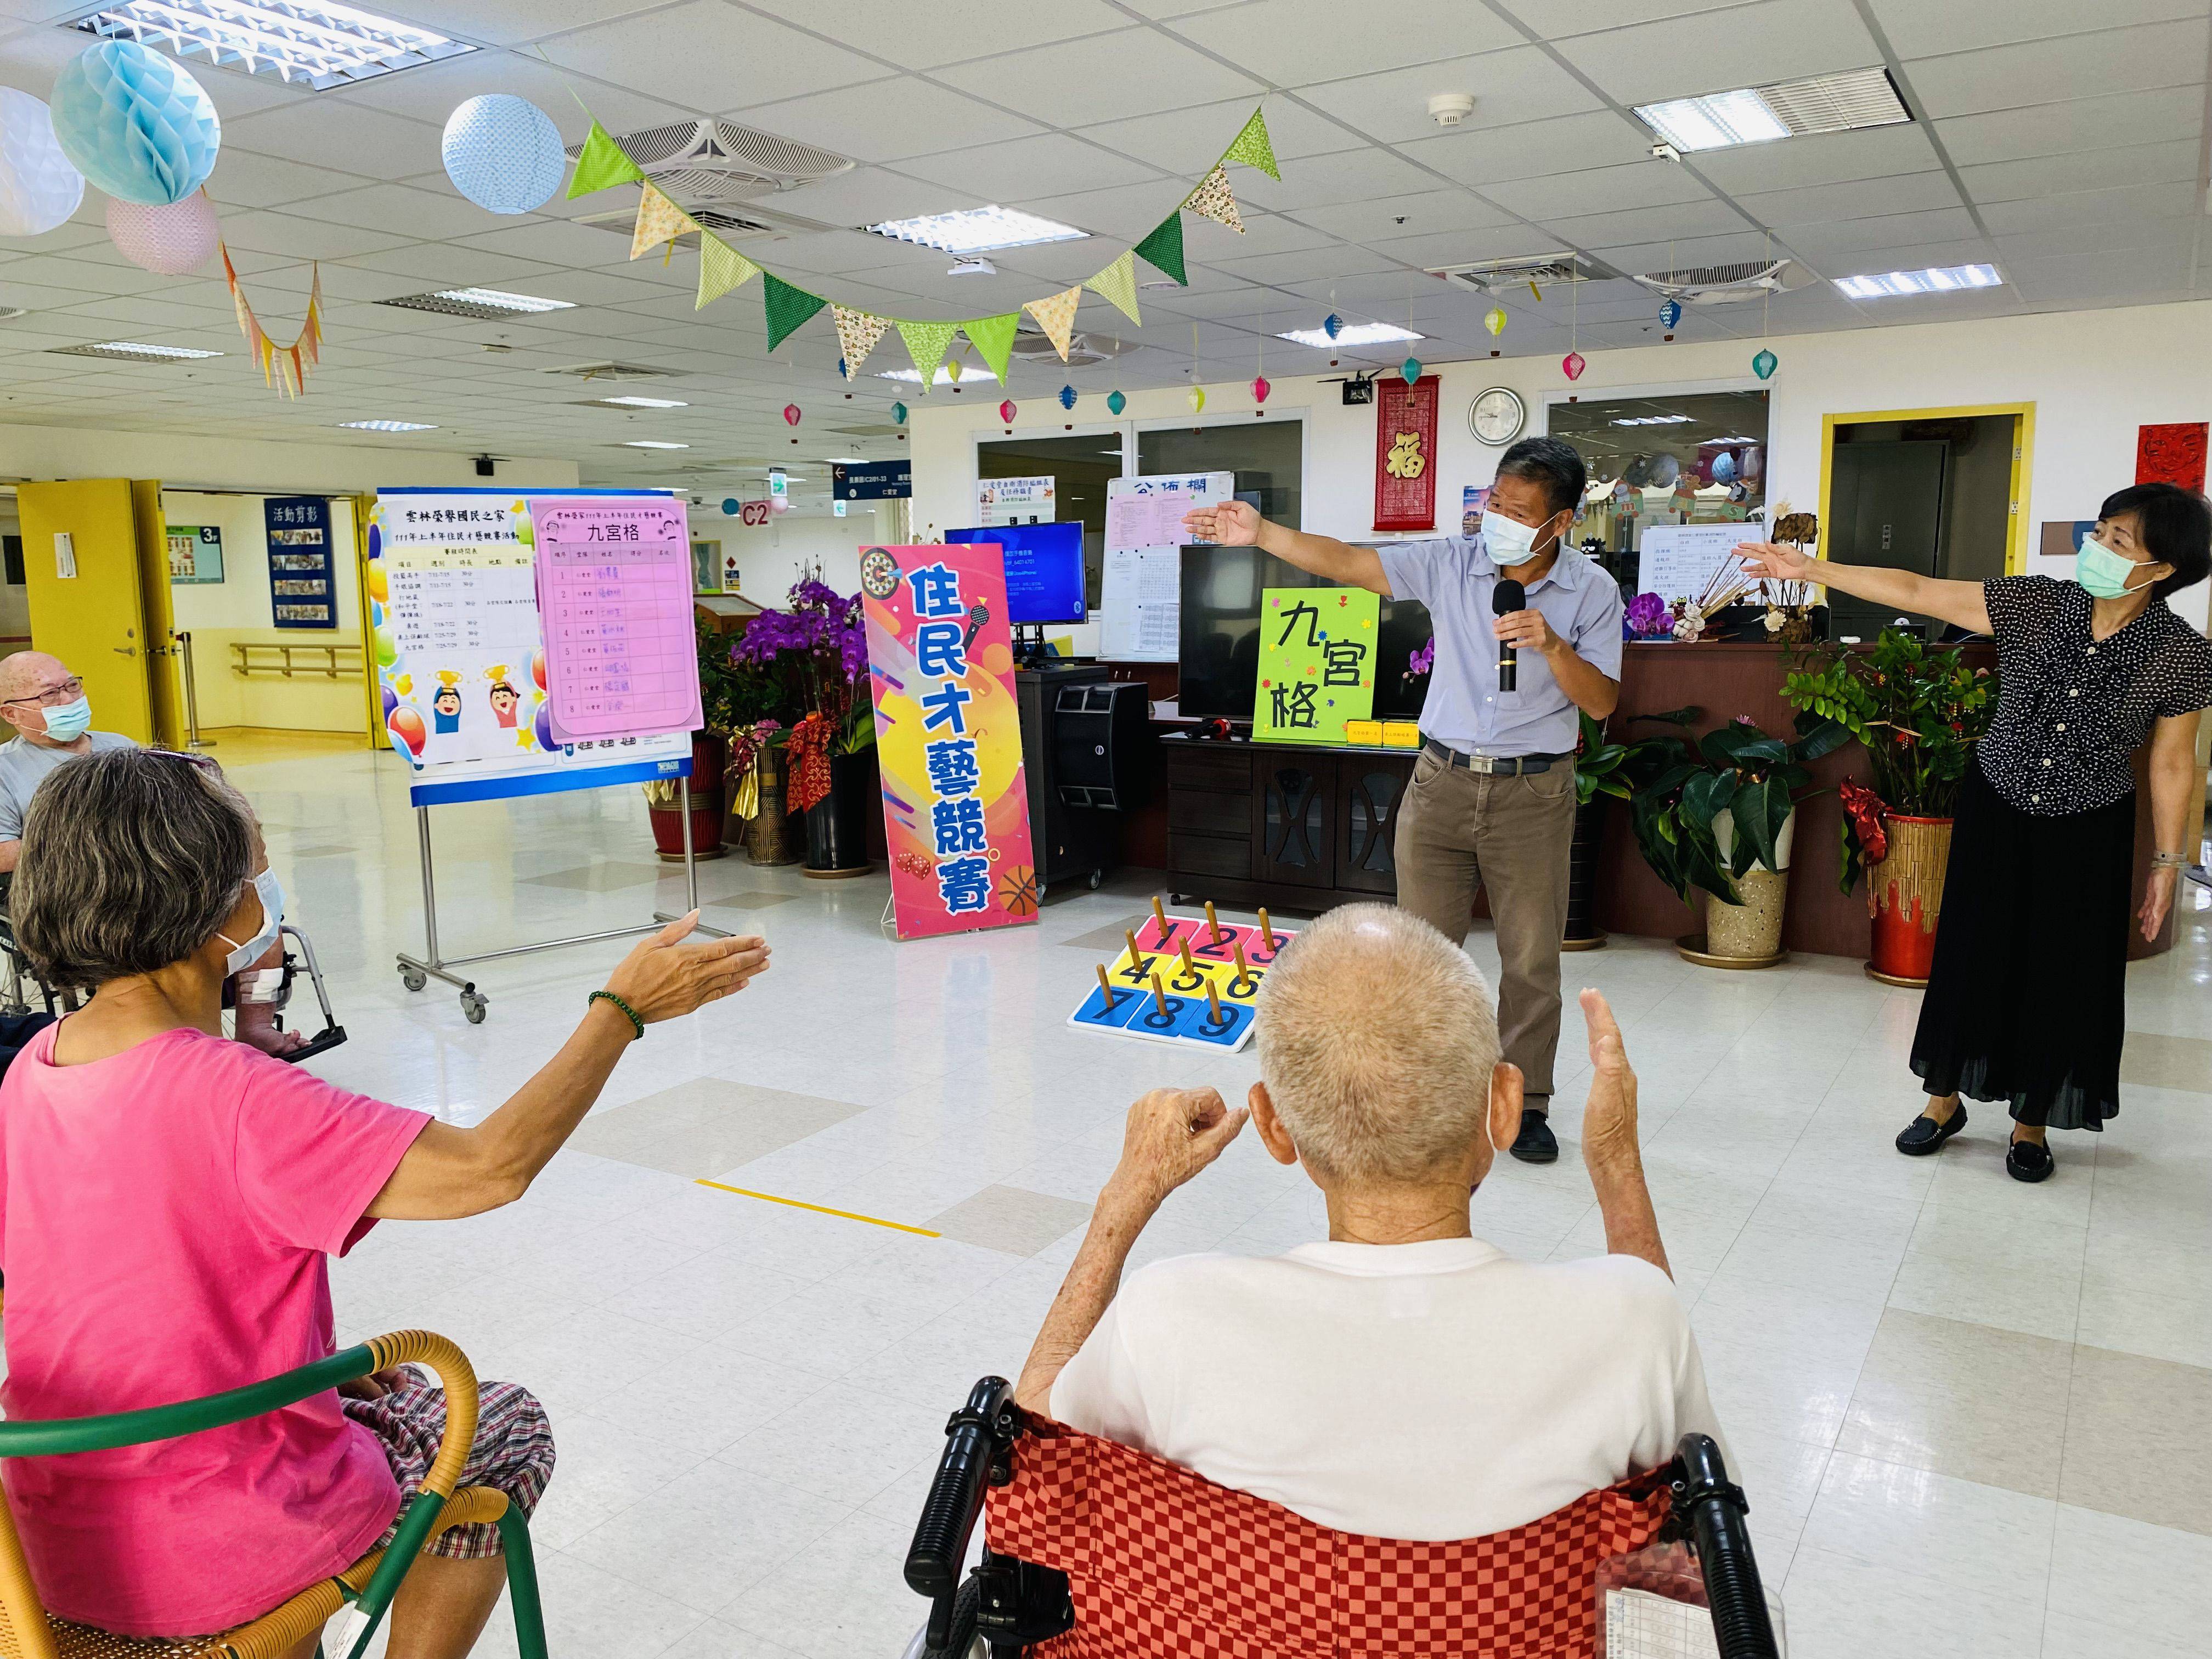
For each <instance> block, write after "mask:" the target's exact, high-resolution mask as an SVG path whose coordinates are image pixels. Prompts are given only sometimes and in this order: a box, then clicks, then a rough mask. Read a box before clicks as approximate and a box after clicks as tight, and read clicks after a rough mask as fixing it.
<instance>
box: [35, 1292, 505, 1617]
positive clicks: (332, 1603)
mask: <svg viewBox="0 0 2212 1659" xmlns="http://www.w3.org/2000/svg"><path fill="white" fill-rule="evenodd" d="M410 1363H413V1364H423V1365H427V1366H428V1367H429V1368H430V1370H433V1371H434V1372H435V1373H436V1374H437V1377H438V1381H439V1382H440V1383H441V1384H442V1385H443V1386H444V1388H445V1390H446V1433H445V1437H444V1438H443V1440H442V1441H441V1442H440V1443H439V1447H438V1455H437V1458H436V1460H435V1462H433V1463H432V1464H431V1466H430V1473H429V1476H428V1479H427V1480H424V1481H423V1483H422V1491H421V1492H420V1493H418V1494H417V1495H416V1498H414V1500H413V1501H412V1502H411V1503H410V1504H408V1506H407V1507H406V1509H405V1510H404V1512H403V1515H402V1517H401V1519H400V1522H399V1530H398V1534H396V1535H395V1536H394V1537H393V1539H392V1544H391V1547H389V1548H388V1549H375V1550H371V1551H370V1552H369V1553H368V1554H367V1555H364V1556H362V1559H360V1560H358V1561H356V1562H355V1563H354V1564H353V1565H351V1566H350V1567H348V1568H347V1569H346V1570H345V1571H343V1572H342V1573H340V1574H338V1575H337V1577H335V1578H326V1579H324V1580H322V1581H321V1582H320V1583H314V1584H311V1585H309V1586H308V1587H307V1589H303V1590H301V1592H300V1593H299V1594H298V1595H295V1596H293V1597H292V1598H291V1599H290V1600H289V1601H286V1602H285V1603H284V1604H283V1606H281V1607H276V1608H275V1609H273V1610H272V1611H270V1612H269V1613H264V1614H262V1616H261V1617H260V1618H258V1619H256V1620H253V1621H252V1623H250V1624H246V1625H241V1626H239V1627H238V1628H237V1629H236V1630H233V1631H226V1632H222V1633H220V1634H217V1635H213V1636H191V1637H180V1638H176V1637H133V1636H117V1635H114V1634H112V1633H111V1632H106V1631H102V1630H94V1629H93V1628H91V1627H89V1626H84V1625H75V1624H71V1623H70V1622H69V1621H68V1620H61V1619H56V1618H53V1617H52V1615H50V1614H49V1613H46V1610H45V1608H44V1607H42V1606H41V1605H40V1601H39V1592H38V1587H37V1586H36V1585H34V1584H33V1583H32V1582H31V1571H30V1567H29V1565H28V1564H27V1562H26V1561H25V1560H24V1558H23V1547H22V1543H21V1541H20V1540H19V1539H18V1538H17V1537H16V1535H15V1517H14V1516H13V1515H12V1514H11V1513H10V1512H9V1510H8V1508H7V1505H6V1504H4V1503H0V1659H279V1656H281V1655H283V1654H285V1653H288V1652H289V1651H290V1650H292V1649H293V1648H294V1647H295V1646H296V1645H297V1644H299V1643H301V1641H304V1640H305V1639H306V1638H307V1637H309V1636H311V1635H313V1634H314V1633H315V1632H318V1631H319V1630H320V1629H321V1628H322V1626H323V1625H324V1623H325V1621H326V1620H329V1618H330V1617H331V1614H332V1613H336V1612H337V1610H338V1609H339V1608H340V1607H343V1606H344V1605H345V1604H346V1603H347V1602H349V1601H351V1602H353V1603H355V1604H356V1606H358V1607H360V1608H361V1610H362V1612H363V1613H366V1614H367V1615H368V1624H367V1626H365V1627H364V1628H363V1629H362V1633H361V1638H360V1640H359V1642H357V1643H356V1645H355V1647H354V1650H353V1653H354V1656H355V1659H358V1656H359V1655H360V1653H361V1652H362V1649H364V1648H366V1647H367V1645H368V1640H369V1638H370V1637H371V1636H372V1635H373V1634H374V1632H375V1630H376V1627H377V1625H378V1624H379V1623H380V1621H381V1620H382V1619H383V1617H384V1614H385V1612H386V1609H387V1608H388V1607H390V1606H391V1605H392V1594H393V1592H394V1591H396V1590H397V1589H398V1588H399V1581H400V1580H401V1579H402V1578H404V1577H405V1576H406V1573H407V1569H408V1567H409V1566H410V1565H411V1564H412V1563H413V1561H414V1559H415V1557H416V1555H417V1554H418V1553H420V1552H421V1551H422V1548H423V1547H424V1546H426V1545H428V1543H429V1542H430V1541H432V1540H433V1539H434V1538H435V1537H436V1536H437V1535H438V1534H440V1533H441V1532H443V1531H445V1530H446V1529H447V1528H448V1527H458V1526H462V1525H465V1524H467V1523H469V1522H496V1523H497V1525H498V1527H499V1532H500V1539H501V1542H502V1543H503V1544H504V1545H505V1547H506V1553H507V1586H508V1591H509V1595H510V1596H511V1598H512V1600H513V1607H514V1630H515V1642H516V1645H517V1646H518V1647H519V1649H520V1652H521V1659H545V1625H544V1616H543V1614H542V1613H541V1611H540V1608H539V1606H538V1574H537V1569H536V1567H535V1566H534V1565H532V1559H531V1553H530V1531H529V1528H528V1526H527V1525H526V1522H525V1521H524V1519H523V1517H522V1516H521V1515H520V1514H519V1513H518V1512H517V1511H515V1510H513V1509H512V1508H510V1507H509V1506H508V1504H507V1498H506V1496H505V1494H504V1493H501V1492H495V1491H493V1490H492V1489H491V1488H489V1487H486V1486H467V1487H464V1488H462V1489H461V1490H460V1491H459V1492H455V1491H454V1490H453V1486H454V1482H455V1481H457V1480H459V1478H460V1473H461V1468H462V1465H463V1464H464V1463H465V1462H467V1460H468V1455H469V1446H470V1443H471V1441H473V1440H474V1439H475V1437H476V1428H477V1376H476V1371H475V1370H474V1369H473V1368H471V1365H470V1364H469V1362H468V1358H467V1356H466V1355H465V1354H463V1353H462V1352H461V1351H460V1350H459V1348H457V1347H455V1346H453V1343H451V1342H449V1341H447V1340H446V1339H445V1338H444V1337H442V1336H435V1335H433V1334H430V1333H429V1332H428V1331H400V1332H397V1333H395V1334H392V1335H390V1336H380V1337H375V1338H373V1339H371V1340H368V1341H367V1342H363V1343H361V1344H359V1345H358V1346H354V1347H350V1348H348V1349H346V1350H345V1351H344V1352H342V1353H335V1354H332V1355H331V1357H330V1358H328V1359H321V1360H318V1361H316V1362H315V1363H314V1364H312V1365H302V1366H301V1367H300V1368H299V1369H298V1370H290V1371H286V1372H285V1373H284V1374H283V1376H272V1377H270V1378H269V1379H268V1380H267V1381H266V1382H263V1383H251V1384H249V1385H248V1386H246V1387H245V1388H242V1389H230V1390H229V1391H228V1392H227V1393H224V1394H214V1395H208V1396H206V1397H205V1398H204V1399H201V1400H185V1401H179V1402H178V1403H176V1404H175V1405H173V1406H155V1407H150V1408H149V1409H147V1410H144V1411H136V1412H118V1413H115V1414H114V1415H112V1416H109V1417H79V1418H69V1419H58V1420H55V1421H52V1422H28V1423H0V1458H5V1457H46V1456H52V1455H55V1454H57V1453H60V1452H82V1451H112V1450H113V1449H116V1448H118V1447H121V1446H137V1445H144V1444H147V1443H150V1442H153V1441H156V1440H173V1439H176V1438H178V1437H180V1436H184V1435H187V1434H197V1433H198V1432H199V1431H201V1430H203V1429H216V1428H221V1427H222V1426H223V1425H226V1424H230V1423H239V1422H243V1421H244V1420H245V1419H247V1418H249V1417H258V1416H260V1415H261V1414H262V1413H264V1412H272V1411H276V1410H278V1409H280V1408H281V1407H285V1406H289V1405H291V1404H293V1403H294V1402H295V1401H301V1400H305V1399H307V1397H308V1396H309V1395H317V1394H320V1393H322V1392H323V1391H324V1390H325V1389H334V1388H336V1387H337V1385H338V1384H339V1383H349V1382H351V1381H352V1380H353V1379H354V1378H356V1377H360V1376H368V1375H369V1374H370V1373H371V1372H373V1371H380V1370H386V1368H388V1367H390V1366H392V1365H400V1364H410ZM317 1651H318V1653H319V1652H320V1649H319V1648H318V1649H317Z"/></svg>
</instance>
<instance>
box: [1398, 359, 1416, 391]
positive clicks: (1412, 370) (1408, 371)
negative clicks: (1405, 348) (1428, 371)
mask: <svg viewBox="0 0 2212 1659" xmlns="http://www.w3.org/2000/svg"><path fill="white" fill-rule="evenodd" d="M1398 373H1399V374H1402V375H1404V376H1405V378H1406V384H1407V386H1411V385H1413V382H1414V381H1416V380H1419V379H1420V378H1421V360H1420V359H1419V357H1408V358H1407V359H1406V361H1405V362H1402V363H1401V364H1399V365H1398Z"/></svg>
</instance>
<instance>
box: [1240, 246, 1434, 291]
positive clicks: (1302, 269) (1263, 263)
mask: <svg viewBox="0 0 2212 1659" xmlns="http://www.w3.org/2000/svg"><path fill="white" fill-rule="evenodd" d="M1218 264H1220V266H1221V268H1222V269H1223V270H1226V271H1229V272H1230V273H1231V274H1232V275H1234V276H1243V277H1244V278H1246V279H1247V280H1248V281H1250V282H1255V283H1310V282H1316V281H1319V280H1321V279H1322V278H1325V277H1331V276H1358V275H1360V274H1362V273H1363V272H1370V271H1380V270H1391V269H1393V268H1395V262H1394V261H1392V260H1390V259H1389V258H1384V257H1382V256H1379V255H1376V254H1374V253H1370V252H1367V251H1366V250H1365V249H1363V248H1353V247H1345V246H1334V247H1326V248H1308V249H1306V250H1304V252H1297V253H1262V254H1259V255H1257V256H1255V257H1254V258H1249V259H1223V260H1220V261H1218Z"/></svg>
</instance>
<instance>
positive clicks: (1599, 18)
mask: <svg viewBox="0 0 2212 1659" xmlns="http://www.w3.org/2000/svg"><path fill="white" fill-rule="evenodd" d="M1500 3H1502V4H1503V5H1504V9H1506V10H1507V11H1509V12H1510V13H1512V14H1513V15H1515V16H1516V17H1518V18H1520V20H1521V21H1522V22H1523V23H1525V24H1527V25H1528V27H1530V28H1531V29H1534V30H1535V31H1536V32H1537V33H1541V34H1543V35H1546V36H1548V37H1549V38H1550V39H1552V40H1565V39H1567V38H1568V37H1569V36H1570V35H1576V34H1594V33H1597V32H1598V31H1599V30H1601V29H1618V28H1627V27H1632V26H1633V25H1635V24H1638V23H1652V22H1658V21H1662V20H1664V19H1667V18H1680V17H1687V16H1689V15H1692V14H1693V13H1696V12H1701V11H1717V10H1720V9H1725V8H1726V7H1729V6H1732V5H1735V4H1737V3H1739V0H1500ZM1682 27H1686V28H1689V27H1699V26H1698V25H1694V24H1684V25H1683V26H1682Z"/></svg>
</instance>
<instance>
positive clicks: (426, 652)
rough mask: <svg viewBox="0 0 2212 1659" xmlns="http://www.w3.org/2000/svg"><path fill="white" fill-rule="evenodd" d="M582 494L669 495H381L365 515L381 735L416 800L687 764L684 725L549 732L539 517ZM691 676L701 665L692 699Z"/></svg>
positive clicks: (645, 501) (620, 776)
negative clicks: (408, 772)
mask: <svg viewBox="0 0 2212 1659" xmlns="http://www.w3.org/2000/svg"><path fill="white" fill-rule="evenodd" d="M583 499H590V500H592V501H594V502H595V503H599V502H605V503H612V504H623V505H630V506H637V507H653V508H656V509H659V510H665V508H666V507H667V506H668V503H669V498H668V497H667V496H666V495H663V494H661V493H659V492H638V491H632V490H622V491H608V492H605V493H604V494H603V495H598V496H593V495H592V494H591V492H589V491H578V490H563V491H561V492H559V493H558V495H545V496H537V497H533V496H532V495H519V494H517V493H516V492H514V491H513V490H505V489H386V490H380V491H379V492H378V495H377V500H376V504H375V506H374V507H373V508H372V509H371V511H370V513H369V522H368V572H367V576H368V598H369V617H368V621H369V630H370V641H371V648H372V650H373V652H374V656H375V659H376V673H377V681H378V684H379V687H380V691H381V695H382V698H383V702H384V719H385V726H386V735H387V736H388V737H389V738H391V742H392V749H393V750H394V751H395V752H397V753H398V754H400V755H403V756H404V757H406V759H407V761H408V763H409V764H410V765H411V766H412V767H413V768H414V771H415V778H414V783H413V786H412V789H411V793H410V799H411V802H412V804H413V805H416V806H429V805H438V804H440V803H441V802H447V801H457V800H487V799H498V798H501V797H503V796H510V795H532V794H544V793H552V792H556V791H559V790H564V789H597V788H601V787H605V786H606V785H609V784H615V783H629V782H646V781H651V780H653V779H656V778H674V777H681V776H685V775H689V773H690V769H691V738H690V732H691V730H692V727H691V726H690V725H688V724H687V725H684V726H682V727H681V729H678V730H664V731H663V732H653V733H632V734H629V735H626V736H614V737H605V738H587V739H582V740H579V741H574V742H567V741H563V740H562V739H561V738H558V737H556V735H555V733H554V731H553V723H552V722H553V714H552V703H551V702H550V698H549V696H548V692H547V672H546V661H545V633H544V624H543V623H542V622H541V620H540V617H539V613H538V582H537V546H536V543H537V529H536V525H535V514H536V513H538V511H541V510H543V509H544V507H546V506H548V505H550V504H551V503H552V502H554V501H560V502H563V503H570V504H573V503H574V502H575V501H579V500H583ZM678 510H679V511H680V509H678ZM684 558H685V559H686V560H687V561H688V558H689V552H688V550H684ZM686 580H687V582H688V577H687V578H686ZM686 602H687V605H688V602H689V601H688V598H687V601H686ZM686 647H687V649H688V648H689V640H688V638H687V641H686ZM694 688H695V689H694V696H696V674H695V677H694Z"/></svg>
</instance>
